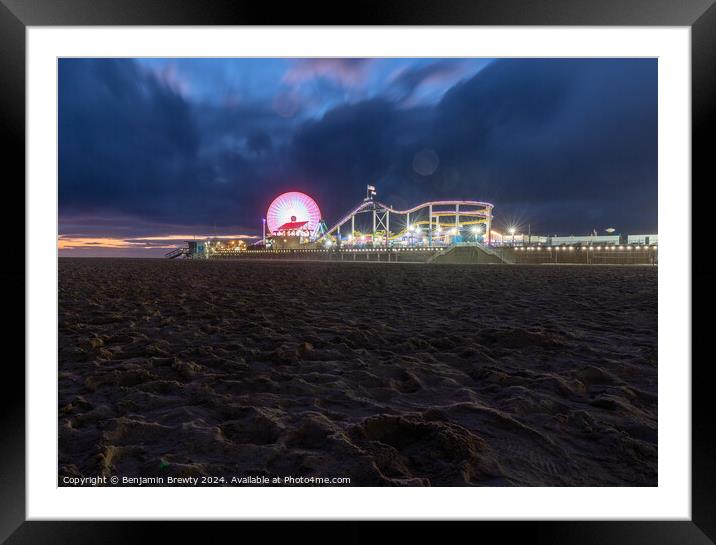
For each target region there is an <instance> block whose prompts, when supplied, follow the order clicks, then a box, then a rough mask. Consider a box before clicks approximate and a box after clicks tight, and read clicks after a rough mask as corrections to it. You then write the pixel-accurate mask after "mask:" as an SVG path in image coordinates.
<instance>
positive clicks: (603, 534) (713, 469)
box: [0, 0, 716, 545]
mask: <svg viewBox="0 0 716 545" xmlns="http://www.w3.org/2000/svg"><path fill="white" fill-rule="evenodd" d="M713 2H714V0H682V1H680V2H670V1H669V0H543V1H535V0H502V1H500V2H497V1H490V0H452V1H450V0H442V1H437V0H399V1H396V0H393V1H391V2H387V1H386V2H375V1H368V2H356V3H354V4H353V5H346V4H345V3H340V2H336V3H334V4H333V5H332V6H331V5H323V4H319V3H316V4H313V5H305V4H304V3H283V4H281V5H280V8H279V7H278V6H274V5H272V4H269V3H255V2H248V1H246V0H233V1H232V0H215V1H211V2H207V1H193V2H192V1H182V0H124V1H122V2H119V1H117V0H35V1H32V2H30V1H27V0H0V97H1V98H0V128H1V129H2V130H0V134H2V140H3V144H4V145H3V147H2V148H1V149H2V150H3V154H2V155H3V164H4V169H3V173H4V176H3V177H2V178H3V181H4V182H5V183H4V184H3V196H4V199H3V200H4V202H5V204H6V206H5V207H4V211H3V214H0V218H2V219H1V220H0V221H2V223H3V233H4V234H5V236H8V235H9V234H12V238H13V239H14V240H17V239H18V236H17V232H18V230H19V229H20V228H21V227H20V226H22V228H23V230H24V226H25V217H24V206H20V204H19V203H21V202H22V203H24V202H25V192H24V184H21V183H20V180H24V179H25V159H24V157H25V154H24V151H25V30H26V27H28V26H56V25H61V26H68V25H71V26H77V25H264V24H271V25H277V24H279V25H283V24H291V25H301V24H319V23H320V24H331V25H341V24H350V25H394V24H395V25H397V24H400V25H510V26H515V25H588V26H600V25H607V26H612V25H614V26H689V27H691V36H692V44H691V45H692V51H691V52H692V61H691V62H692V180H693V182H692V184H691V191H692V202H693V203H694V205H693V206H694V207H693V208H692V210H693V211H692V218H693V219H692V223H691V229H692V232H693V233H694V234H696V233H703V234H704V235H707V233H708V231H709V224H708V223H707V222H708V221H709V219H710V218H709V215H708V214H707V213H706V211H705V210H704V211H703V213H702V214H699V213H698V208H699V207H705V206H707V204H706V199H704V198H702V199H701V200H699V199H693V196H694V195H695V194H696V193H697V191H696V189H697V188H698V187H704V186H706V184H707V180H706V178H707V176H709V175H710V176H709V178H710V179H709V181H711V180H712V179H713V175H712V174H713V170H714V167H713V166H711V164H712V159H711V157H710V155H712V154H713V153H712V151H711V149H710V146H709V143H710V139H709V138H708V136H709V133H710V132H712V128H713V126H714V123H713V121H714V113H713V112H714V108H713V106H714V99H715V97H716V6H714V5H713ZM699 179H700V180H701V183H700V184H697V183H695V182H696V180H699ZM684 190H685V191H686V190H689V187H688V186H686V187H685V188H684ZM698 193H699V194H700V193H701V190H699V191H698ZM702 197H703V195H702ZM679 227H680V228H681V229H686V228H687V226H686V225H683V224H682V225H680V226H679ZM23 232H24V231H23ZM704 242H705V239H704ZM685 243H686V244H691V243H692V239H691V237H688V239H687V240H686V241H685ZM17 246H19V245H17V244H15V245H13V246H12V247H10V248H8V249H6V253H5V260H6V263H5V266H4V267H0V277H1V279H2V286H3V288H4V292H5V294H4V302H5V305H4V306H5V317H6V320H5V322H6V325H5V327H4V329H3V331H4V335H3V338H4V339H3V340H4V341H5V344H6V349H7V351H6V352H5V353H6V354H8V353H11V354H12V356H11V357H8V358H6V359H4V361H3V363H2V365H3V375H2V377H3V378H2V381H0V384H2V385H3V386H4V387H3V388H2V391H3V395H2V396H0V404H2V412H1V413H0V419H1V420H0V422H1V423H2V427H0V429H1V430H2V436H3V441H2V445H1V446H0V498H1V501H0V505H2V508H0V541H2V542H6V543H8V544H22V543H55V544H64V543H72V544H73V545H75V544H78V543H88V544H89V543H93V544H94V543H103V544H111V543H129V542H144V541H147V538H148V536H149V533H150V532H152V533H154V532H156V531H160V532H161V541H162V542H190V541H191V542H196V541H197V540H199V541H200V542H203V541H206V540H207V539H209V538H210V537H212V536H214V535H215V532H216V531H217V526H219V525H221V526H222V527H223V528H226V527H227V526H226V525H227V524H230V523H214V522H201V523H188V522H116V521H113V522H56V521H55V522H50V521H47V522H36V521H33V522H27V521H25V502H26V494H25V395H24V384H25V374H24V368H23V366H22V364H21V359H22V360H24V345H23V343H22V341H21V339H23V338H24V332H25V320H24V319H21V318H20V317H21V316H22V317H24V316H25V300H24V293H25V289H26V284H25V273H26V270H25V264H24V263H25V260H24V257H25V252H26V251H27V250H26V249H25V247H24V245H23V247H22V248H20V247H17ZM694 253H695V252H694ZM713 260H714V258H713V257H711V256H709V255H707V253H706V252H702V253H701V255H700V258H699V262H698V264H697V263H696V262H694V263H693V264H692V269H691V270H692V290H696V289H697V288H698V290H699V297H698V298H697V300H695V301H694V304H693V309H692V312H693V314H694V315H696V312H694V311H695V310H699V309H703V310H705V309H708V308H713V307H712V306H711V303H712V300H713V297H712V295H711V293H712V291H713V290H712V289H711V288H710V286H711V285H713V283H714V280H716V278H714V277H715V276H716V273H714V270H715V269H714V267H713V266H712V265H713V264H712V261H713ZM8 317H9V318H10V319H8ZM692 323H693V328H694V329H693V331H694V333H695V334H694V333H692V339H693V347H694V348H696V347H698V346H700V345H702V344H705V343H707V342H708V341H709V335H708V332H707V331H706V329H705V328H706V327H708V320H704V321H703V322H698V321H697V320H695V319H694V320H692ZM699 328H700V329H699ZM699 333H701V334H699ZM13 350H14V352H13ZM695 353H696V352H695ZM669 363H673V364H677V365H683V366H687V365H689V363H690V362H669ZM710 363H711V362H710V358H704V359H702V360H695V361H694V365H693V366H692V368H691V373H692V518H691V520H690V521H630V522H626V521H624V522H614V521H602V522H595V521H590V522H578V521H569V522H559V521H539V522H538V521H530V522H477V523H469V524H477V525H478V526H477V527H471V528H470V529H469V531H470V533H471V534H472V535H473V536H475V537H476V538H478V537H479V538H480V539H485V538H487V539H489V540H490V541H493V539H491V538H494V537H499V540H500V542H502V543H510V542H516V540H517V539H519V540H520V542H522V541H523V540H524V541H529V542H535V543H550V544H555V543H570V544H597V543H599V544H617V543H618V544H637V543H638V544H654V545H655V544H672V543H673V544H679V545H681V544H700V543H703V544H707V543H714V542H716V439H715V438H716V432H715V431H714V426H713V424H712V422H711V414H712V410H711V403H710V401H711V399H712V397H713V396H712V393H711V391H710V390H711V389H712V383H711V382H710V381H709V380H708V379H709V376H710V373H709V365H710ZM242 524H244V525H249V526H252V528H249V529H243V528H242V530H241V534H234V536H235V537H236V538H240V536H248V535H255V534H254V532H256V531H258V532H260V533H259V535H261V533H262V532H264V531H266V530H267V529H266V528H256V525H260V524H263V525H265V524H271V525H272V527H271V529H270V532H271V533H270V535H271V536H272V537H274V536H275V533H276V531H277V530H279V531H287V532H290V533H291V535H292V536H293V537H292V539H293V540H294V541H295V540H296V539H300V538H301V536H305V537H307V538H309V539H311V540H312V541H315V540H317V539H320V537H321V536H326V537H327V538H328V539H330V540H332V541H333V540H335V539H336V538H337V536H338V534H336V532H337V531H339V530H338V529H336V530H335V531H333V530H329V531H328V532H324V531H321V532H320V535H319V534H317V533H315V532H310V533H306V532H302V531H301V530H303V529H304V523H299V522H286V523H276V522H271V523H242ZM348 524H350V528H348V529H340V532H341V534H340V535H342V536H344V537H343V538H341V541H364V540H365V538H366V536H367V535H368V534H369V533H370V534H373V533H374V532H376V531H378V532H381V533H382V532H383V528H382V527H381V528H376V526H375V525H376V524H378V525H381V524H382V523H371V524H363V523H355V522H353V523H348ZM465 524H468V523H465ZM418 529H419V531H420V532H421V534H422V535H423V536H424V537H428V538H430V537H433V538H434V539H435V540H440V541H442V540H444V539H445V537H446V536H445V529H444V528H435V527H431V528H426V527H425V526H424V525H418ZM463 530H464V528H463ZM230 531H232V532H233V531H234V530H230ZM245 532H248V533H245ZM473 532H477V533H473ZM324 539H325V538H324Z"/></svg>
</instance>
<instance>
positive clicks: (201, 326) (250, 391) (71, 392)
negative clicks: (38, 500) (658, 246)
mask: <svg viewBox="0 0 716 545" xmlns="http://www.w3.org/2000/svg"><path fill="white" fill-rule="evenodd" d="M656 393H657V269H656V268H654V267H630V268H626V267H559V266H550V267H546V266H469V265H468V266H462V265H455V266H448V265H442V266H441V265H408V264H405V265H402V264H391V265H387V264H376V263H356V264H352V263H295V262H294V263H281V262H274V263H265V262H264V263H254V262H216V261H165V260H120V259H116V260H115V259H61V260H60V264H59V474H60V475H72V476H83V475H97V474H104V475H115V474H119V475H127V476H156V475H171V476H183V477H186V476H200V475H266V476H271V475H304V476H306V475H319V476H320V475H328V476H348V477H350V478H351V484H353V485H358V486H361V485H431V486H453V485H481V486H655V485H656V484H657V448H656V445H657V431H656V430H657V421H656V414H657V397H656Z"/></svg>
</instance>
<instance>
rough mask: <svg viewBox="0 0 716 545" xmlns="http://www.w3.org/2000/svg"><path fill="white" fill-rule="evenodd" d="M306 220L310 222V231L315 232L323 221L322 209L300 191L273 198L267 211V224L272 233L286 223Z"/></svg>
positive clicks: (308, 225)
mask: <svg viewBox="0 0 716 545" xmlns="http://www.w3.org/2000/svg"><path fill="white" fill-rule="evenodd" d="M304 221H307V222H308V223H307V224H306V228H307V229H308V231H309V232H313V230H314V229H315V228H316V226H317V225H318V223H319V222H320V221H321V210H320V209H319V208H318V205H317V204H316V201H314V200H313V199H312V198H311V197H309V196H308V195H306V194H305V193H300V192H298V191H289V192H288V193H282V194H281V195H279V196H278V197H276V198H275V199H274V200H273V202H272V203H271V205H270V206H269V208H268V212H266V224H267V226H268V229H269V232H271V233H273V232H274V231H276V230H277V229H278V228H279V227H281V226H282V225H284V224H286V223H291V222H304Z"/></svg>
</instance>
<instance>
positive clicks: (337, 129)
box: [59, 59, 657, 256]
mask: <svg viewBox="0 0 716 545" xmlns="http://www.w3.org/2000/svg"><path fill="white" fill-rule="evenodd" d="M366 184H373V185H375V186H377V189H378V200H380V201H381V202H384V203H386V204H389V205H392V206H394V207H396V208H406V207H409V206H413V205H416V204H418V203H421V202H424V201H426V200H432V199H440V198H454V199H474V200H485V201H489V202H492V203H494V204H495V211H494V214H495V228H497V229H500V228H501V227H504V226H506V225H512V224H517V225H519V226H520V227H521V228H523V229H526V228H527V225H528V224H529V225H530V227H531V230H532V233H539V234H566V235H569V234H586V233H590V232H591V231H592V230H593V229H597V230H598V231H603V230H604V229H606V228H608V227H614V228H616V230H617V231H618V232H622V233H653V232H656V229H657V61H656V59H497V60H491V59H60V61H59V214H60V216H59V219H60V241H59V246H60V249H61V255H142V256H157V255H162V254H163V253H164V252H166V251H167V250H166V248H167V247H174V246H177V245H180V243H181V242H182V241H183V240H185V239H186V237H191V236H193V235H196V236H207V235H213V234H218V235H259V234H260V231H261V218H262V217H263V215H264V214H265V211H266V208H267V207H268V204H269V203H270V202H271V200H272V199H273V198H274V197H275V196H276V195H278V194H279V193H281V192H283V191H288V190H296V191H303V192H306V193H308V194H309V195H311V196H312V197H314V199H315V200H316V201H317V202H318V204H319V206H320V207H321V210H322V212H323V216H324V218H325V219H326V220H327V223H328V224H329V225H332V224H333V222H334V221H336V220H337V219H338V218H339V216H340V215H343V214H344V213H345V212H347V211H348V209H349V208H351V207H352V206H353V205H355V204H356V203H357V202H358V201H360V200H361V199H362V198H363V197H364V196H365V186H366Z"/></svg>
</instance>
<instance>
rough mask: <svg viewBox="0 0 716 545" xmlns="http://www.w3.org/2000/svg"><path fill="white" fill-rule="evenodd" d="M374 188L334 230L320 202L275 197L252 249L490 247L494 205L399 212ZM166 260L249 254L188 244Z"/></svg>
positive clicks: (293, 195)
mask: <svg viewBox="0 0 716 545" xmlns="http://www.w3.org/2000/svg"><path fill="white" fill-rule="evenodd" d="M375 196H376V189H375V186H372V185H368V186H367V187H366V197H365V198H364V199H363V200H362V201H361V202H360V203H358V204H357V205H356V206H355V207H353V208H352V209H351V210H350V211H349V212H348V213H347V214H346V215H345V216H343V217H342V218H341V219H340V220H339V221H338V222H336V223H335V224H334V225H333V226H332V227H330V228H328V227H327V225H326V222H325V220H324V219H323V218H322V217H321V210H320V208H319V207H318V204H317V203H316V201H314V200H313V199H312V198H311V197H309V196H308V195H306V194H305V193H300V192H297V191H290V192H288V193H283V194H281V195H279V196H278V197H276V198H275V199H274V200H273V201H272V202H271V204H270V205H269V208H268V211H267V213H266V217H265V218H264V219H263V222H262V223H263V225H262V227H263V230H262V237H261V238H260V239H259V240H257V241H256V242H254V243H253V244H252V245H251V249H264V250H286V249H328V248H373V249H389V248H393V247H401V248H405V247H408V248H434V247H444V246H449V245H451V244H455V243H460V242H463V241H464V242H468V241H471V242H475V243H480V244H484V245H486V246H489V245H490V243H491V240H492V233H493V232H492V210H493V205H492V204H490V203H487V202H481V201H465V200H459V201H458V200H450V201H430V202H426V203H423V204H420V205H418V206H414V207H413V208H409V209H407V210H397V209H395V208H392V207H391V206H388V205H385V204H383V203H381V202H380V201H378V200H376V199H375ZM187 243H188V247H187V248H180V249H177V250H175V251H172V252H170V253H169V254H167V257H172V258H174V257H179V256H181V255H185V256H186V257H193V258H196V257H210V256H212V255H216V256H217V257H221V256H230V255H233V254H236V253H238V252H243V251H246V250H247V247H246V245H245V243H244V242H243V241H222V240H204V241H188V242H187Z"/></svg>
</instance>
